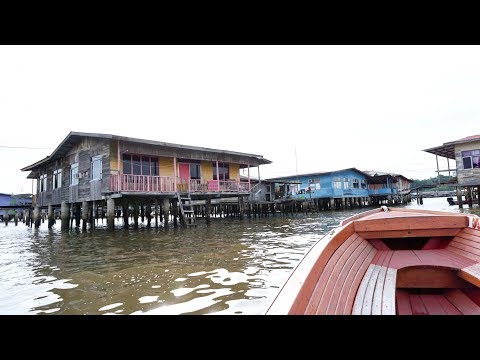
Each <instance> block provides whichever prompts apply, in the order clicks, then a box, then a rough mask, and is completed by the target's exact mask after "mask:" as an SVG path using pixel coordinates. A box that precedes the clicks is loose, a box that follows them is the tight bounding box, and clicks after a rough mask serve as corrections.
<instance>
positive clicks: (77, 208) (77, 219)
mask: <svg viewBox="0 0 480 360" xmlns="http://www.w3.org/2000/svg"><path fill="white" fill-rule="evenodd" d="M75 227H77V228H78V227H80V203H76V204H75Z"/></svg>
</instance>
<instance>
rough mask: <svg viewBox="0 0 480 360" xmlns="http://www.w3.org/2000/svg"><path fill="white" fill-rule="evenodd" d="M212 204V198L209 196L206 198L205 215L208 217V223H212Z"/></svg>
mask: <svg viewBox="0 0 480 360" xmlns="http://www.w3.org/2000/svg"><path fill="white" fill-rule="evenodd" d="M211 206H212V199H211V198H209V197H207V198H206V199H205V215H206V219H207V225H210V208H211Z"/></svg>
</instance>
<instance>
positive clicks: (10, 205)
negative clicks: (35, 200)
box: [0, 193, 32, 221]
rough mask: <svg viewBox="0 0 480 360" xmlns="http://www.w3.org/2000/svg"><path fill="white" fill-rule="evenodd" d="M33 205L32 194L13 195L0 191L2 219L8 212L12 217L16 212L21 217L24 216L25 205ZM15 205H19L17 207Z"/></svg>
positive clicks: (0, 213) (0, 214) (0, 216)
mask: <svg viewBox="0 0 480 360" xmlns="http://www.w3.org/2000/svg"><path fill="white" fill-rule="evenodd" d="M31 205H32V197H31V195H30V194H18V195H13V194H4V193H0V219H1V220H2V221H3V219H4V217H5V216H6V215H7V214H8V215H9V216H10V218H11V217H13V216H14V215H15V214H18V215H19V217H20V218H22V217H23V213H24V211H25V208H24V207H25V206H31ZM15 206H19V207H18V208H16V207H15ZM20 206H21V207H20Z"/></svg>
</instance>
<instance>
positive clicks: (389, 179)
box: [266, 167, 412, 209]
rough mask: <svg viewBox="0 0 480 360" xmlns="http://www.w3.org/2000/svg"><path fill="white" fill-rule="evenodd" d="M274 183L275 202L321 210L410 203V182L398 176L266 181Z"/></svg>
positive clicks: (340, 174) (348, 173) (351, 171)
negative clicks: (311, 205)
mask: <svg viewBox="0 0 480 360" xmlns="http://www.w3.org/2000/svg"><path fill="white" fill-rule="evenodd" d="M266 181H268V182H270V183H272V184H275V199H290V200H305V201H313V202H315V204H316V205H317V206H318V207H319V208H322V209H329V208H330V209H333V208H336V209H338V208H345V207H348V206H350V207H354V206H364V205H367V204H368V205H379V204H382V203H386V204H390V205H392V204H394V203H404V202H406V201H410V184H411V182H412V181H411V180H410V179H407V178H406V177H405V176H403V175H400V174H390V173H381V172H374V171H361V170H358V169H357V168H354V167H353V168H348V169H342V170H336V171H327V172H317V173H309V174H299V175H291V176H284V177H278V178H272V179H267V180H266Z"/></svg>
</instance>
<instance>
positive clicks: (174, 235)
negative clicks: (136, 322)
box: [0, 198, 479, 314]
mask: <svg viewBox="0 0 480 360" xmlns="http://www.w3.org/2000/svg"><path fill="white" fill-rule="evenodd" d="M407 207H409V208H421V209H432V210H444V211H451V212H458V211H459V209H458V206H449V205H448V203H447V200H446V198H431V199H429V198H426V199H424V205H417V204H416V203H411V204H409V205H407ZM365 210H368V209H365V208H364V209H354V210H348V211H333V212H320V213H319V214H313V215H307V216H304V215H303V214H298V215H296V216H295V215H294V216H289V217H282V216H277V217H275V218H273V217H270V218H267V219H265V218H257V219H250V220H249V219H245V220H239V219H212V224H211V225H210V226H209V227H207V226H206V225H205V224H204V220H202V219H200V220H199V221H198V222H199V225H198V227H197V228H196V229H183V228H178V229H175V228H173V227H170V228H169V229H163V228H161V229H158V230H155V229H147V228H145V227H141V228H140V229H139V230H123V229H121V228H120V226H121V222H119V223H118V228H117V229H116V231H115V232H114V233H110V232H107V231H106V229H105V227H104V226H102V224H101V223H100V224H99V228H98V229H96V230H95V231H93V232H91V231H87V232H85V233H82V232H81V231H78V230H72V231H70V232H68V233H62V232H61V231H60V230H59V227H60V224H59V222H57V224H56V226H55V229H52V230H49V229H48V228H47V224H46V222H45V223H44V224H42V225H41V227H40V229H32V228H29V227H27V226H25V225H24V224H19V225H18V226H17V227H15V226H14V224H13V222H12V223H10V224H9V225H8V226H5V225H4V224H3V223H2V224H0V314H263V313H264V312H265V311H266V309H267V307H268V305H269V304H270V303H271V301H272V300H273V298H274V297H275V295H276V294H277V292H278V291H279V288H280V287H281V286H282V285H283V283H284V282H285V281H286V279H287V277H288V275H289V274H290V273H291V271H292V270H293V268H294V267H295V265H296V264H297V263H298V261H299V260H300V259H301V258H302V257H303V255H304V254H305V253H306V252H307V251H308V249H310V248H311V247H312V246H313V244H314V243H315V242H316V241H318V240H319V239H321V237H322V236H323V235H324V234H325V233H326V232H328V231H329V230H331V229H332V228H334V227H336V226H337V225H338V224H339V222H340V221H341V220H342V219H344V218H346V217H348V216H351V215H353V214H356V213H359V212H362V211H365ZM478 210H479V208H478V207H474V208H473V209H471V210H470V209H468V207H466V208H465V209H464V211H465V212H469V211H471V212H476V213H477V214H478ZM105 225H106V223H105Z"/></svg>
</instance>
